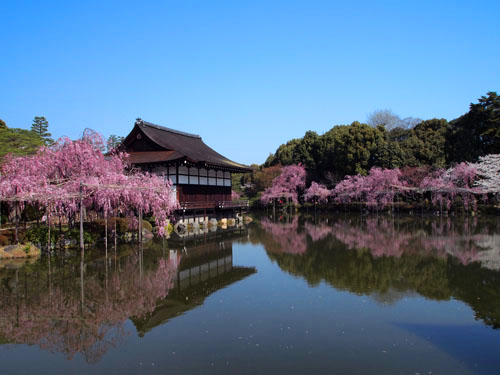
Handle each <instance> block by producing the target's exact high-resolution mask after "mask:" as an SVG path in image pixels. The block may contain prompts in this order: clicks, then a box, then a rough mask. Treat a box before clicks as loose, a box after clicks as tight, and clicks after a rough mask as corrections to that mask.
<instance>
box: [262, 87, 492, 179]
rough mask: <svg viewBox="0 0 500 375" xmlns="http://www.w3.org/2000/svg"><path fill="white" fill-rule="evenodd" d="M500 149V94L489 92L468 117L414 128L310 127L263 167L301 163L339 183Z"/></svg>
mask: <svg viewBox="0 0 500 375" xmlns="http://www.w3.org/2000/svg"><path fill="white" fill-rule="evenodd" d="M495 153H500V96H498V95H497V93H496V92H488V93H487V94H486V95H485V96H482V97H481V98H479V100H478V102H477V103H472V104H471V105H470V108H469V111H468V112H467V113H465V114H464V115H463V116H461V117H459V118H457V119H455V120H452V121H449V122H448V121H447V120H445V119H436V118H434V119H429V120H425V121H420V122H419V123H418V124H416V125H415V126H413V127H411V128H410V127H404V126H396V127H392V126H385V125H384V124H380V123H379V124H378V125H377V124H371V125H368V124H364V123H360V122H358V121H355V122H353V123H352V124H350V125H337V126H334V127H332V128H331V129H330V130H329V131H327V132H326V133H324V134H322V135H318V134H317V133H316V132H314V131H307V132H306V134H305V135H304V137H302V138H299V139H292V140H290V141H288V142H287V143H285V144H282V145H281V146H279V147H278V149H277V150H276V152H275V153H274V154H271V155H270V156H269V157H268V159H267V160H266V162H265V163H264V167H271V166H275V165H290V164H297V163H302V164H303V165H304V166H305V167H306V169H307V170H308V174H309V175H310V176H309V177H310V178H311V179H312V180H316V181H318V180H321V181H324V182H326V183H330V184H334V183H335V182H337V181H339V180H341V179H343V178H344V176H346V175H353V174H358V173H360V174H363V175H364V174H366V173H367V172H368V171H369V170H370V168H372V167H381V168H403V167H420V166H431V167H436V168H443V167H447V166H451V165H453V164H455V163H459V162H463V161H469V162H475V161H477V159H478V158H479V156H482V155H487V154H495Z"/></svg>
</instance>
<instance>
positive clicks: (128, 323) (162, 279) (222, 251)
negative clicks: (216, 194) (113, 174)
mask: <svg viewBox="0 0 500 375" xmlns="http://www.w3.org/2000/svg"><path fill="white" fill-rule="evenodd" d="M499 328H500V219H498V218H496V217H489V218H477V217H476V218H474V217H465V218H464V217H461V218H448V217H428V216H426V217H409V216H396V217H391V216H360V215H337V216H320V215H318V216H316V215H309V216H301V217H299V216H287V217H277V218H272V217H266V216H263V217H258V216H256V217H254V220H253V221H252V222H251V223H250V224H248V225H246V226H242V227H234V228H228V229H225V230H222V229H219V230H217V231H216V232H206V233H203V232H200V233H197V234H196V235H194V234H189V235H186V236H184V237H179V236H172V238H169V239H166V240H162V239H159V240H155V241H153V242H150V243H145V244H143V245H141V246H139V245H118V247H117V248H114V247H111V248H109V249H108V250H107V253H106V252H105V251H104V249H94V250H92V251H87V252H86V254H85V257H84V259H83V261H82V259H81V257H80V255H77V256H65V257H62V256H61V257H52V258H48V257H44V258H42V259H40V260H37V261H30V262H27V263H23V262H9V263H4V264H1V265H0V362H1V363H2V365H1V368H2V373H9V374H11V373H12V374H15V373H50V374H55V373H120V374H122V373H125V374H128V373H162V374H163V373H167V372H170V373H183V374H184V373H214V374H215V373H217V374H219V373H243V374H254V373H264V374H277V373H283V374H304V373H328V374H331V373H350V374H366V373H377V374H493V373H498V370H499V369H500V357H499V356H498V349H499V348H500V329H499Z"/></svg>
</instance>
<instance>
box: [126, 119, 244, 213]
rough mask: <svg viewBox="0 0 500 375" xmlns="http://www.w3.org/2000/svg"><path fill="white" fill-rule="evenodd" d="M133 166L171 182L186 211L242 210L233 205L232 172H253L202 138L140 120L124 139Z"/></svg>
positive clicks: (238, 203) (237, 204)
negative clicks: (223, 154)
mask: <svg viewBox="0 0 500 375" xmlns="http://www.w3.org/2000/svg"><path fill="white" fill-rule="evenodd" d="M122 144H123V146H124V148H125V151H126V152H128V153H129V154H130V161H131V163H132V165H133V166H135V167H139V168H141V169H143V170H145V171H148V172H151V173H155V174H158V175H162V176H164V177H165V179H170V181H172V184H173V188H174V191H175V194H176V198H177V201H178V202H179V204H180V207H181V208H182V209H183V210H196V209H204V210H206V209H223V208H238V207H243V206H246V205H248V202H241V201H239V202H231V187H232V183H231V173H245V172H251V169H250V168H249V167H247V166H245V165H242V164H238V163H236V162H234V161H231V160H229V159H228V158H226V157H224V156H222V155H221V154H219V153H218V152H216V151H214V150H213V149H212V148H210V147H208V146H207V145H206V144H205V143H204V142H203V141H202V139H201V137H200V136H199V135H194V134H189V133H185V132H181V131H178V130H173V129H169V128H166V127H163V126H159V125H156V124H152V123H150V122H147V121H144V120H142V119H140V118H138V119H137V121H136V122H135V125H134V128H133V129H132V131H131V132H130V134H129V135H127V137H126V138H125V139H124V140H123V143H122Z"/></svg>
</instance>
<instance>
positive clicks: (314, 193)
mask: <svg viewBox="0 0 500 375" xmlns="http://www.w3.org/2000/svg"><path fill="white" fill-rule="evenodd" d="M331 195H332V192H331V191H330V190H328V189H327V188H326V186H325V185H322V184H318V183H317V182H314V181H313V182H312V183H311V186H310V187H308V188H307V189H306V190H305V192H304V200H305V201H306V202H311V201H316V202H322V203H325V202H328V198H329V197H330V196H331Z"/></svg>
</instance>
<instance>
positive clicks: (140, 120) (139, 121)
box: [135, 118, 201, 139]
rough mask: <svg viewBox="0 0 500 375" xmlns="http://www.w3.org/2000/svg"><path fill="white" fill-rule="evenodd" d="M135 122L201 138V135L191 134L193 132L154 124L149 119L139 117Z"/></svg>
mask: <svg viewBox="0 0 500 375" xmlns="http://www.w3.org/2000/svg"><path fill="white" fill-rule="evenodd" d="M135 123H136V124H137V125H141V124H142V125H144V126H149V127H151V128H156V129H158V130H163V131H167V132H170V133H174V134H179V135H183V136H185V137H191V138H199V139H201V137H200V136H199V135H198V134H191V133H186V132H183V131H180V130H175V129H171V128H167V127H166V126H161V125H158V124H153V123H152V122H149V121H144V120H143V119H141V118H138V119H137V120H136V121H135Z"/></svg>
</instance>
